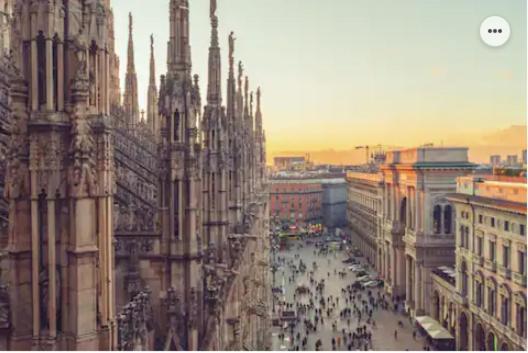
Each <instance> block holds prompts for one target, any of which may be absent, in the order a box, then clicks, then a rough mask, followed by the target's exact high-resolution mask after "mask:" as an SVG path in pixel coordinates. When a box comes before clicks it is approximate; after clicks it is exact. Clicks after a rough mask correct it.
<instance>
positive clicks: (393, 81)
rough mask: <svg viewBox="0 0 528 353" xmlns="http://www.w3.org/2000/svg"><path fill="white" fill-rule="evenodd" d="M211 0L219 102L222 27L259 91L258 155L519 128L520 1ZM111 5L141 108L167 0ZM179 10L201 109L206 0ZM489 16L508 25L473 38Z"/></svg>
mask: <svg viewBox="0 0 528 353" xmlns="http://www.w3.org/2000/svg"><path fill="white" fill-rule="evenodd" d="M217 2H218V17H219V25H220V39H221V46H222V65H223V77H222V80H223V82H224V86H223V97H224V104H225V97H226V94H225V93H226V92H225V80H226V78H227V76H226V75H227V36H228V34H229V32H230V31H231V30H233V31H235V34H236V37H237V41H236V50H235V56H236V60H237V61H238V60H242V61H243V63H244V66H245V68H246V73H247V74H248V75H249V80H250V88H251V89H252V90H256V88H257V86H261V87H262V91H263V97H262V103H263V114H264V125H265V129H266V134H267V148H268V154H273V153H274V152H276V151H281V150H282V151H284V150H306V151H308V150H319V149H329V148H333V149H350V148H353V147H354V146H355V145H363V144H371V145H376V144H384V145H393V146H394V145H397V146H413V145H420V144H424V143H428V142H433V143H436V144H441V143H442V142H444V143H449V141H457V143H458V142H461V143H466V142H467V144H468V145H470V144H473V143H475V141H472V140H471V139H472V138H473V136H475V135H484V134H486V133H489V132H492V131H497V130H501V129H506V128H508V127H509V126H512V125H524V124H525V123H526V107H527V104H526V94H527V92H526V84H525V80H526V77H527V74H526V61H527V60H526V41H527V38H526V1H525V0H509V1H496V0H464V1H458V0H429V1H422V0H399V1H393V0H375V1H372V0H330V1H319V0H266V1H265V2H257V1H253V0H217ZM112 4H113V8H114V13H115V31H116V51H117V53H118V55H119V57H120V60H121V63H120V64H121V65H120V77H121V88H122V90H123V88H124V84H123V81H124V78H125V71H126V50H127V39H128V25H127V23H128V12H129V11H130V12H132V15H133V17H134V43H135V64H136V71H137V74H138V83H139V101H140V109H146V95H147V93H146V92H147V85H148V73H149V70H148V65H149V36H150V34H151V33H153V34H154V38H155V57H156V74H157V76H158V77H157V82H158V88H159V76H160V75H161V74H164V73H165V72H166V45H167V40H168V29H169V18H168V6H169V0H151V1H149V2H148V4H147V2H145V1H144V0H113V1H112ZM147 5H148V6H147ZM189 6H190V14H191V18H190V37H191V49H192V60H193V71H194V72H196V73H198V74H199V75H200V83H201V89H202V100H203V103H204V104H205V98H206V95H205V90H206V88H207V61H208V48H209V42H210V23H209V0H189ZM491 15H499V16H502V17H504V18H506V19H507V20H508V21H509V23H510V26H511V28H512V36H511V38H510V40H509V42H508V43H507V44H506V45H504V46H503V47H500V48H490V47H488V46H486V45H485V44H484V43H483V42H482V41H481V39H480V37H479V26H480V23H481V21H482V20H483V19H484V18H486V17H488V16H491ZM465 136H467V141H466V138H465ZM520 143H524V144H526V142H525V141H523V142H521V141H520Z"/></svg>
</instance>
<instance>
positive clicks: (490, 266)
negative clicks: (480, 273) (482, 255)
mask: <svg viewBox="0 0 528 353" xmlns="http://www.w3.org/2000/svg"><path fill="white" fill-rule="evenodd" d="M484 268H485V269H486V270H490V271H492V272H497V263H496V262H494V261H492V260H488V259H486V260H484Z"/></svg>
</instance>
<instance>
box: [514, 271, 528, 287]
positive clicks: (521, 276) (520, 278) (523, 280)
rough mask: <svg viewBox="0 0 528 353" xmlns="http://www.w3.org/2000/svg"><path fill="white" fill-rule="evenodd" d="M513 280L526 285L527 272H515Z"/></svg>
mask: <svg viewBox="0 0 528 353" xmlns="http://www.w3.org/2000/svg"><path fill="white" fill-rule="evenodd" d="M513 282H515V283H516V284H519V285H521V286H526V274H522V273H518V272H514V273H513Z"/></svg>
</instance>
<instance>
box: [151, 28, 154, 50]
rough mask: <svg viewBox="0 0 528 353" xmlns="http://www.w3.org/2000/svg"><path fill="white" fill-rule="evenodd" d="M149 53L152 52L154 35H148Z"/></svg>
mask: <svg viewBox="0 0 528 353" xmlns="http://www.w3.org/2000/svg"><path fill="white" fill-rule="evenodd" d="M150 52H151V53H153V52H154V34H152V33H151V34H150Z"/></svg>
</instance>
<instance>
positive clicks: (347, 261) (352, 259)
mask: <svg viewBox="0 0 528 353" xmlns="http://www.w3.org/2000/svg"><path fill="white" fill-rule="evenodd" d="M343 263H344V264H357V263H358V261H357V260H356V259H354V258H353V257H349V258H348V259H346V260H343Z"/></svg>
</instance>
